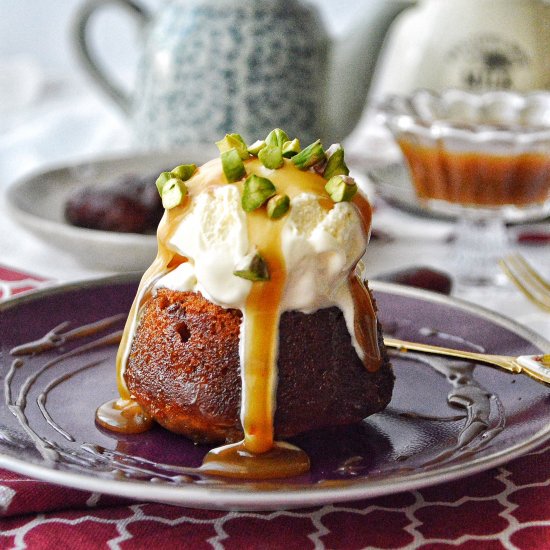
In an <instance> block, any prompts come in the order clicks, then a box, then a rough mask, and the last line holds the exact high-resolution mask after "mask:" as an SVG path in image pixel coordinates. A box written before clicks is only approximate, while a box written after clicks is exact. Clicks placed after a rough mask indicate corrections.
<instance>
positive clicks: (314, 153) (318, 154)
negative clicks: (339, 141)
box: [292, 139, 327, 170]
mask: <svg viewBox="0 0 550 550" xmlns="http://www.w3.org/2000/svg"><path fill="white" fill-rule="evenodd" d="M326 158H327V157H326V155H325V152H324V151H323V146H322V145H321V140H319V139H318V140H317V141H315V142H313V143H312V144H311V145H308V146H307V147H306V148H305V149H304V150H303V151H300V152H299V153H298V154H297V155H294V156H293V157H292V162H294V164H295V165H296V166H297V167H298V168H299V169H300V170H307V169H308V168H311V167H312V166H314V165H315V164H318V163H320V162H324V161H325V160H326Z"/></svg>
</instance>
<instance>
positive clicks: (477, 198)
mask: <svg viewBox="0 0 550 550" xmlns="http://www.w3.org/2000/svg"><path fill="white" fill-rule="evenodd" d="M377 111H378V112H379V113H380V114H381V115H382V117H383V120H384V122H385V124H386V126H387V127H388V128H389V130H390V131H391V133H392V134H393V137H394V138H395V140H396V141H397V144H398V145H399V147H400V149H401V152H402V153H403V157H404V159H405V162H406V165H407V167H408V169H409V172H410V176H411V182H412V185H413V187H414V190H415V192H416V195H417V198H418V200H419V202H420V203H421V204H422V205H423V206H425V207H426V208H427V209H433V210H436V211H439V212H441V211H444V212H448V213H449V214H452V215H455V216H457V218H458V226H457V234H456V239H455V240H454V243H455V244H454V250H453V254H452V263H453V264H454V265H453V267H454V272H455V274H456V276H457V280H458V281H459V282H461V283H464V284H468V285H471V284H474V285H486V284H493V283H498V281H499V272H498V270H497V260H498V259H499V258H500V257H502V256H503V255H504V254H505V252H506V248H507V246H508V243H507V237H506V228H505V223H506V222H512V221H515V222H518V221H526V220H534V219H537V218H542V217H544V216H546V215H547V214H548V213H549V212H550V93H548V92H537V93H529V94H520V93H516V92H508V91H493V92H485V93H481V94H478V93H473V92H467V91H463V90H455V89H449V90H445V91H443V92H441V93H435V92H431V91H427V90H418V91H416V92H414V93H412V94H411V95H408V96H397V95H392V96H388V97H387V98H385V99H384V100H383V101H382V102H381V103H380V104H379V105H378V107H377Z"/></svg>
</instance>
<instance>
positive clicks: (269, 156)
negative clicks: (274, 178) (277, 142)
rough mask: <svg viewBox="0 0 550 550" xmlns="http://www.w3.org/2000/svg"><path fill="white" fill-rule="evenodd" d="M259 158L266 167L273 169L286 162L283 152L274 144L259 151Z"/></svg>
mask: <svg viewBox="0 0 550 550" xmlns="http://www.w3.org/2000/svg"><path fill="white" fill-rule="evenodd" d="M258 158H259V159H260V162H261V163H262V164H263V165H264V166H265V167H266V168H270V169H272V170H276V169H277V168H280V167H281V166H282V165H283V164H284V162H285V161H284V160H283V153H282V151H281V149H280V148H279V147H274V146H273V145H267V146H266V147H264V148H263V149H262V150H261V151H260V152H259V153H258Z"/></svg>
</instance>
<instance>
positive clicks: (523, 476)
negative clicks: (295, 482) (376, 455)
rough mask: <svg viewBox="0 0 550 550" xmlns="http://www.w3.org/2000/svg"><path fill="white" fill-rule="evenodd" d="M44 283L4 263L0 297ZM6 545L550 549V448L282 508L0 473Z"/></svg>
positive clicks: (0, 525)
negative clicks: (142, 496)
mask: <svg viewBox="0 0 550 550" xmlns="http://www.w3.org/2000/svg"><path fill="white" fill-rule="evenodd" d="M44 284H45V281H44V279H41V278H39V277H35V276H32V275H29V274H27V273H21V272H18V271H15V270H12V269H9V268H5V267H1V266H0V288H1V291H2V294H1V295H0V297H1V298H6V297H8V296H11V295H13V294H16V293H18V292H22V291H26V290H31V289H33V288H36V287H39V286H43V285H44ZM0 516H2V519H1V520H0V548H32V549H42V548H44V549H46V548H47V549H49V548H55V547H66V548H79V549H88V548H102V547H107V546H108V547H110V548H148V549H150V548H157V547H167V548H173V547H177V548H192V549H198V548H227V549H233V548H234V549H246V548H281V549H283V548H284V549H285V550H290V549H294V548H296V549H299V550H303V549H306V548H334V549H339V548H342V549H353V548H384V549H386V548H423V549H428V548H429V549H444V548H449V549H451V548H461V549H468V550H476V549H480V550H481V549H483V550H485V549H493V548H494V549H497V548H521V549H524V548H525V549H531V548H533V549H534V548H537V549H539V548H550V445H546V446H545V447H543V448H542V449H539V450H537V451H534V452H531V453H529V454H527V455H525V456H523V457H521V458H518V459H516V460H514V461H512V462H509V463H508V464H506V465H505V466H502V467H500V468H494V469H492V470H489V471H487V472H484V473H481V474H478V475H476V476H472V477H469V478H467V479H464V480H459V481H454V482H451V483H446V484H440V485H437V486H434V487H430V488H427V489H422V490H419V491H411V492H404V493H399V494H397V495H390V496H387V497H381V498H376V499H370V500H364V501H358V502H349V503H341V504H334V505H328V506H323V507H317V508H313V509H307V510H294V511H277V512H255V513H239V512H220V511H208V510H197V509H191V508H183V507H177V506H170V505H165V504H157V503H147V502H129V501H128V500H123V499H119V498H116V497H112V496H107V495H100V494H98V493H90V492H87V491H79V490H75V489H70V488H66V487H60V486H57V485H53V484H50V483H46V482H44V481H38V480H34V479H31V478H29V477H27V476H21V475H18V474H14V473H12V472H8V471H4V470H0Z"/></svg>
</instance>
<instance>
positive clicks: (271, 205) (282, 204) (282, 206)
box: [267, 195, 290, 220]
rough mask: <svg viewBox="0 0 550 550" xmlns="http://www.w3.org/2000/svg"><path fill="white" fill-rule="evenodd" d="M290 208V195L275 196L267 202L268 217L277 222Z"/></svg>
mask: <svg viewBox="0 0 550 550" xmlns="http://www.w3.org/2000/svg"><path fill="white" fill-rule="evenodd" d="M289 208H290V199H289V197H288V195H274V196H273V197H271V198H270V199H269V200H268V201H267V215H268V216H269V217H270V218H271V219H272V220H276V219H278V218H282V217H283V216H284V215H285V214H286V213H287V212H288V209H289Z"/></svg>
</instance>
